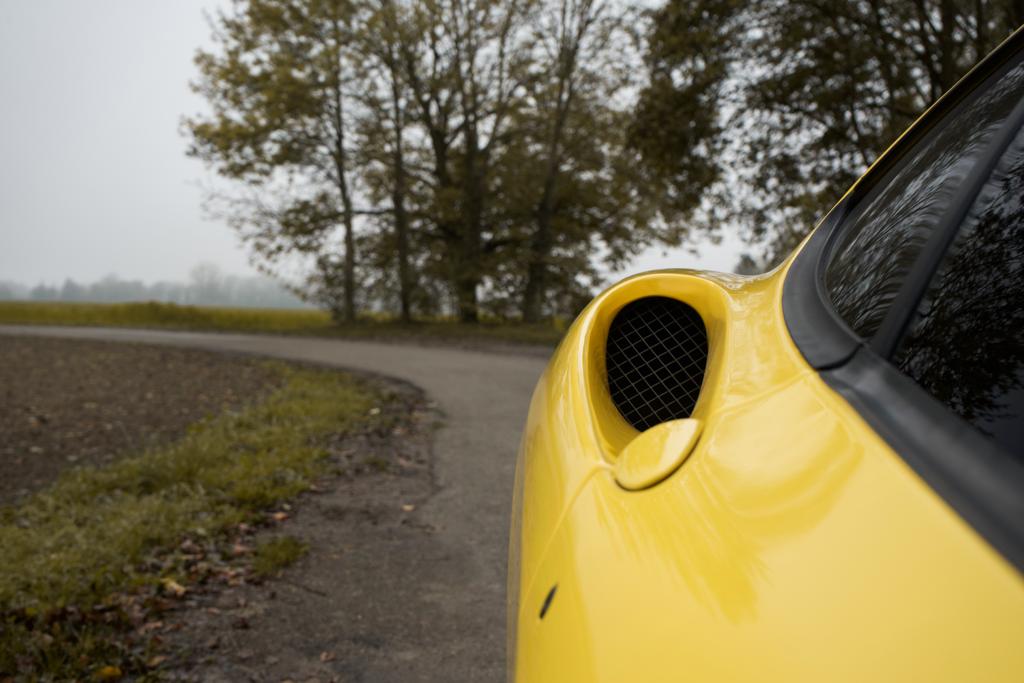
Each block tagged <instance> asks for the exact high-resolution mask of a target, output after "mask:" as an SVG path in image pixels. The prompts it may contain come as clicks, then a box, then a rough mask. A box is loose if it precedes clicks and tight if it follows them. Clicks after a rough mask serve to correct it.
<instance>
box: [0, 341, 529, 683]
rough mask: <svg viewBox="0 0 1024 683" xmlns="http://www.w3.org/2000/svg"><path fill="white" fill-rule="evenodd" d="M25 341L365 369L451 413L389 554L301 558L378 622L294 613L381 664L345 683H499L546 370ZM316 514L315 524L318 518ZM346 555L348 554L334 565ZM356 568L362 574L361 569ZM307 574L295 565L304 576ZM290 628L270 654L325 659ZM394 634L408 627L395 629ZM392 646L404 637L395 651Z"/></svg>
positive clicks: (408, 357)
mask: <svg viewBox="0 0 1024 683" xmlns="http://www.w3.org/2000/svg"><path fill="white" fill-rule="evenodd" d="M26 334H30V335H37V336H50V337H66V338H75V339H93V340H114V341H121V342H132V343H139V342H142V343H147V344H156V345H164V346H176V347H194V348H202V349H207V350H215V351H222V352H229V353H247V354H255V355H262V356H273V357H278V358H283V359H288V360H298V361H304V362H312V363H318V364H324V365H331V366H336V367H344V368H352V369H357V370H363V371H367V372H372V373H376V374H380V375H384V376H388V377H392V378H395V379H398V380H402V381H405V382H410V383H412V384H414V385H416V386H418V387H420V388H421V389H423V390H424V391H425V392H426V394H427V397H428V399H429V400H431V401H433V402H436V404H437V408H438V409H439V410H440V412H441V413H442V414H443V415H444V424H443V426H442V428H441V429H439V430H438V431H437V433H436V434H435V436H434V439H433V463H434V464H433V476H432V483H431V487H432V490H433V491H434V493H432V495H430V496H429V497H426V498H424V499H423V500H422V502H421V504H418V505H417V504H415V503H413V504H414V505H416V507H415V508H414V509H413V510H412V511H409V512H405V511H404V510H402V509H401V508H399V510H400V511H401V512H404V513H405V514H404V515H397V513H395V512H394V509H393V508H392V509H391V513H393V514H396V515H397V516H396V517H394V518H393V523H394V524H395V525H397V526H396V527H395V528H396V529H397V531H395V532H394V535H393V538H394V539H395V540H394V543H393V544H392V545H391V546H389V548H388V549H387V550H382V551H381V552H380V553H379V554H373V555H370V556H367V557H364V558H362V559H359V560H358V561H357V559H356V558H357V557H358V555H357V554H352V555H350V557H349V561H348V563H347V564H345V568H346V569H345V570H343V569H342V565H340V564H339V565H337V566H334V567H333V569H332V567H331V565H330V564H329V563H326V564H325V562H326V560H327V559H330V558H329V557H328V558H326V559H324V558H321V559H320V560H317V555H316V553H313V554H311V555H310V556H309V557H308V558H306V559H304V560H302V563H307V562H308V563H310V564H309V565H308V567H309V571H311V572H314V573H316V572H322V573H320V574H317V576H319V577H320V578H316V579H311V581H313V583H311V584H308V585H312V586H314V587H316V586H321V585H330V584H331V583H332V582H334V583H338V585H346V586H349V587H350V589H351V590H350V591H349V593H347V594H346V595H347V596H348V597H351V595H352V591H354V590H356V589H360V590H362V591H364V593H363V596H362V597H361V598H359V599H360V600H363V601H365V604H372V605H373V606H374V610H375V614H376V615H377V616H376V617H373V618H372V619H369V620H368V621H364V623H371V622H372V624H373V626H372V627H368V628H365V629H364V630H362V631H359V630H358V629H356V630H353V631H346V630H344V629H345V628H348V627H350V626H351V625H353V624H358V623H359V621H360V616H359V615H361V614H362V615H364V616H363V617H362V619H363V620H367V617H366V616H365V614H367V612H362V611H360V609H359V607H358V605H357V604H353V603H346V602H345V600H347V599H348V597H345V598H341V597H333V596H331V595H328V596H326V597H325V596H320V595H318V594H317V593H315V592H313V593H311V595H313V596H316V597H317V598H319V599H318V600H314V601H313V603H312V604H310V605H303V606H301V607H300V608H299V609H297V611H296V612H294V614H296V615H299V614H304V613H308V612H307V611H308V610H311V609H316V610H319V611H320V612H323V613H327V612H332V613H333V614H334V618H335V619H336V620H335V621H330V622H328V623H325V625H324V629H325V630H326V631H327V633H326V634H325V636H326V635H330V634H332V633H336V634H337V636H338V637H339V638H340V639H341V640H340V641H339V642H340V643H341V645H338V646H337V648H338V651H337V654H336V656H340V655H341V654H342V653H344V652H347V650H344V648H343V647H342V645H344V647H350V646H351V647H356V646H359V647H364V648H367V649H368V651H373V652H374V653H375V654H374V656H373V657H369V656H367V657H366V658H364V659H362V660H360V661H362V662H364V663H363V665H361V667H359V668H358V669H354V670H351V671H348V672H345V675H347V677H348V679H350V680H366V681H384V682H386V681H410V680H424V681H500V680H503V678H504V650H505V567H506V556H507V545H508V543H507V541H508V515H509V511H510V502H511V490H512V481H513V476H514V467H515V454H516V450H517V448H518V445H519V438H520V432H521V429H522V426H523V424H524V422H525V418H526V411H527V408H528V404H529V399H530V395H531V393H532V391H533V387H534V385H535V384H536V381H537V379H538V377H539V376H540V373H541V371H542V369H543V366H544V363H545V360H544V358H542V357H539V356H528V355H504V354H499V353H493V352H486V353H485V352H477V351H467V350H459V349H449V348H440V347H424V346H402V345H397V344H375V343H368V342H351V341H340V340H330V339H311V338H295V337H270V336H251V335H236V334H223V333H222V334H201V333H179V332H159V331H146V330H127V329H99V328H51V327H46V328H41V327H13V326H10V327H6V326H5V327H0V335H26ZM7 341H8V340H7V339H4V340H2V341H0V344H4V343H6V342H7ZM302 514H306V513H302ZM309 514H310V515H313V514H316V513H315V511H313V510H312V509H311V510H310V511H309ZM382 519H383V518H382ZM402 520H407V521H405V522H404V523H403V522H402ZM379 523H380V522H378V524H379ZM406 527H408V528H409V529H419V530H420V531H421V532H422V531H423V530H430V532H429V533H420V532H417V533H420V535H419V537H417V539H416V540H414V541H410V540H408V539H403V536H402V534H404V533H405V532H406V531H407V529H406ZM382 537H386V536H382ZM344 556H345V554H344V552H342V553H341V554H340V557H344ZM360 562H362V563H363V564H362V565H361V566H362V567H363V568H362V569H358V567H360V564H359V563H360ZM306 566H307V565H306V564H301V565H300V567H299V569H298V570H297V571H300V572H301V571H303V569H302V567H306ZM343 571H352V572H353V574H352V575H351V577H352V578H351V582H350V583H344V581H342V578H341V577H342V576H343V574H342V572H343ZM311 576H312V575H311ZM286 578H287V575H286ZM317 582H319V583H317ZM300 583H302V581H300ZM297 590H302V589H297ZM316 590H321V589H320V588H316ZM321 592H323V591H321ZM281 594H282V595H283V593H281ZM353 599H354V598H353ZM282 619H283V617H282ZM288 623H290V622H288V621H287V620H285V621H283V622H282V629H284V630H283V631H282V632H281V633H282V634H283V635H281V637H280V638H279V639H278V640H277V644H276V645H271V646H270V647H275V646H276V647H279V648H280V649H281V650H282V651H284V650H285V649H287V648H288V647H296V648H305V650H308V652H307V654H315V655H316V656H317V657H319V655H320V653H321V652H329V651H328V650H327V649H326V648H325V649H323V650H318V648H319V647H320V646H319V645H318V644H316V643H313V642H309V641H308V640H307V639H304V638H303V637H301V636H296V637H295V639H291V638H290V637H289V636H288V635H287V633H288V628H289V626H288V625H287V624H288ZM399 623H401V624H403V625H404V626H403V627H402V628H399V627H398V626H396V624H399ZM353 628H354V627H353ZM388 634H396V635H394V636H393V637H392V639H391V640H388V637H389V635H388ZM289 643H291V644H289ZM345 643H349V645H345ZM353 643H354V645H353ZM313 650H318V651H317V652H316V653H313ZM261 654H263V653H261ZM271 656H274V655H271ZM329 656H330V655H329V654H328V657H329ZM262 665H264V666H265V665H267V663H266V662H263V664H262ZM295 676H298V672H296V673H295ZM341 680H346V678H345V677H344V676H342V677H341Z"/></svg>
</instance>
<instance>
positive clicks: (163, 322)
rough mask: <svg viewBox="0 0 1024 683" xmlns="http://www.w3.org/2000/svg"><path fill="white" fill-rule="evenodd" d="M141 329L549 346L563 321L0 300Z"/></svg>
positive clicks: (14, 315)
mask: <svg viewBox="0 0 1024 683" xmlns="http://www.w3.org/2000/svg"><path fill="white" fill-rule="evenodd" d="M3 323H7V324H23V325H90V326H102V327H147V328H160V329H176V330H211V331H221V332H264V333H272V334H303V335H316V336H336V337H345V338H364V339H420V340H430V339H434V340H451V341H456V342H468V343H488V342H490V343H502V342H507V343H514V344H540V345H546V346H553V345H555V344H557V343H558V340H559V339H561V336H562V332H564V330H565V323H564V321H555V322H552V323H543V324H536V325H527V324H523V323H513V322H497V321H485V322H481V323H477V324H472V325H467V324H461V323H457V322H454V321H450V320H423V321H417V322H415V323H411V324H403V323H399V322H395V321H388V320H365V321H361V322H358V323H355V324H352V325H338V324H336V323H334V322H332V320H331V317H330V316H329V315H328V314H327V313H326V312H324V311H319V310H301V309H258V308H218V307H213V306H179V305H177V304H168V303H158V302H144V303H124V304H86V303H63V302H35V301H0V324H3Z"/></svg>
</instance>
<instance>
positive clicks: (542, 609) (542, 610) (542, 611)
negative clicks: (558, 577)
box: [540, 583, 558, 619]
mask: <svg viewBox="0 0 1024 683" xmlns="http://www.w3.org/2000/svg"><path fill="white" fill-rule="evenodd" d="M556 590H558V584H557V583H556V584H555V585H554V586H552V587H551V590H549V591H548V596H547V597H546V598H544V604H543V605H541V606H540V618H541V619H543V618H544V615H545V614H547V613H548V608H549V607H551V601H552V600H554V598H555V591H556Z"/></svg>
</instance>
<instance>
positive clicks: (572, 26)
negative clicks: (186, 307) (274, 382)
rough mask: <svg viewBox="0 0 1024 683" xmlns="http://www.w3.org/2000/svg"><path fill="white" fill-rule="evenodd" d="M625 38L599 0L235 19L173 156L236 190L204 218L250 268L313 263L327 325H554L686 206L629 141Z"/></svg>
mask: <svg viewBox="0 0 1024 683" xmlns="http://www.w3.org/2000/svg"><path fill="white" fill-rule="evenodd" d="M636 21H637V17H636V16H635V14H634V13H633V12H632V11H631V10H629V9H628V8H627V7H625V6H624V5H622V4H619V3H617V2H614V1H613V0H525V1H521V0H516V1H514V2H505V3H498V2H491V1H489V0H488V1H482V0H481V1H477V0H474V1H473V2H462V1H461V0H437V1H430V2H427V1H423V0H412V1H410V2H397V1H396V0H374V1H373V2H367V3H362V4H351V3H346V2H342V1H341V0H240V1H239V2H236V3H234V4H233V5H232V7H231V9H230V10H227V11H225V12H224V13H222V14H221V15H220V16H219V17H218V18H217V20H216V22H215V24H216V29H217V30H216V33H215V40H216V42H217V48H216V49H215V50H213V51H210V52H202V53H200V54H199V55H198V56H197V59H196V63H197V65H198V68H199V72H200V78H199V81H198V82H197V84H196V90H197V91H198V92H199V93H200V94H201V95H203V96H204V97H205V98H206V100H207V101H208V102H209V104H210V107H211V110H212V113H211V114H209V115H206V116H201V117H198V118H194V119H190V120H188V121H186V129H187V132H188V135H189V136H190V139H191V141H192V148H191V153H192V154H193V155H195V156H197V157H199V158H201V159H203V160H205V161H206V162H207V163H208V164H209V165H210V166H211V167H212V168H213V169H214V170H216V171H217V172H218V173H220V174H221V175H222V176H224V177H227V178H229V179H231V180H233V181H236V183H237V186H238V187H239V188H240V189H239V192H238V193H237V194H234V195H233V196H231V197H229V198H224V197H214V198H213V200H214V201H213V202H212V204H213V205H215V206H217V207H218V208H219V210H220V211H221V212H222V213H223V215H224V216H226V217H227V218H228V219H229V220H230V221H231V222H232V224H233V225H234V226H235V227H236V228H237V229H238V230H239V231H240V233H241V234H242V236H243V237H244V238H245V239H246V240H248V241H249V242H250V244H252V245H253V247H254V248H255V250H256V251H257V253H258V254H260V255H261V256H262V257H264V258H265V259H267V260H268V261H270V262H272V261H273V260H274V259H276V258H277V257H279V256H280V255H282V254H284V253H287V252H296V251H297V252H300V253H302V254H306V255H308V256H309V257H310V258H309V262H310V263H311V264H315V268H314V269H313V270H312V271H311V275H310V279H309V282H308V283H307V284H308V294H309V296H311V297H312V298H314V299H316V300H318V301H320V302H321V303H323V304H324V305H326V306H328V307H329V308H331V310H332V311H334V312H335V317H336V318H337V319H342V320H345V321H347V322H352V321H353V320H354V319H355V313H354V308H355V306H356V305H358V304H363V305H365V304H367V303H371V302H372V303H373V304H377V305H379V304H381V303H383V304H385V305H388V306H389V307H391V308H392V310H397V311H398V312H399V314H400V316H401V318H402V320H403V321H406V322H408V321H409V320H411V318H412V315H413V313H419V314H420V315H429V314H435V313H437V312H440V311H444V312H452V313H455V314H456V315H457V316H458V318H459V319H460V320H462V321H464V322H472V321H477V320H479V319H480V318H481V317H483V316H485V315H487V314H490V315H496V316H499V317H503V318H510V317H522V318H523V319H525V320H526V321H529V322H536V321H538V320H540V318H541V317H548V316H552V315H566V314H569V315H571V314H574V313H575V312H576V311H577V310H578V308H579V304H580V301H581V300H585V299H586V298H588V297H589V296H590V295H591V293H592V291H593V288H594V287H595V286H596V285H597V284H598V283H599V281H600V277H601V276H600V272H599V266H600V265H612V266H615V265H619V264H621V263H622V262H623V261H624V260H625V259H626V258H627V257H628V256H630V255H632V254H635V253H636V252H637V251H638V250H640V249H642V248H643V247H645V246H647V245H649V244H652V243H659V242H667V243H677V242H678V241H679V239H680V238H681V237H682V236H683V235H684V232H685V231H684V229H683V227H682V226H683V224H682V222H681V219H682V218H684V217H685V215H686V213H687V212H688V211H689V210H690V209H691V208H692V207H691V206H690V205H689V204H690V203H692V202H689V203H688V200H686V201H684V200H682V199H679V198H674V197H672V196H671V195H670V194H669V193H666V192H664V191H663V190H664V189H665V188H666V187H668V185H666V184H665V183H661V184H660V185H659V184H657V183H654V182H652V180H653V179H656V178H657V177H658V176H654V175H652V174H650V173H649V172H647V171H646V170H645V167H644V166H643V165H642V164H640V163H639V159H638V155H637V152H636V151H635V150H634V149H632V148H630V147H629V146H628V145H627V144H626V143H627V137H626V132H627V130H628V128H629V116H630V111H631V97H632V93H633V92H635V91H636V89H637V88H638V87H639V85H640V83H639V82H638V80H637V77H638V75H640V74H641V70H640V69H639V66H640V63H641V62H640V56H639V50H638V49H637V40H636V36H635V35H633V26H634V25H635V24H636ZM341 228H343V229H341ZM339 230H341V233H343V234H341V235H339V234H338V233H339ZM357 252H358V253H357ZM596 253H601V254H602V256H603V257H604V258H603V262H602V263H600V264H599V263H597V262H596V261H595V258H594V256H595V254H596ZM357 256H358V258H357Z"/></svg>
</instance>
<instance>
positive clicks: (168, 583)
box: [160, 579, 185, 598]
mask: <svg viewBox="0 0 1024 683" xmlns="http://www.w3.org/2000/svg"><path fill="white" fill-rule="evenodd" d="M160 583H161V584H162V585H163V587H164V591H165V592H166V593H167V594H169V595H173V596H174V597H176V598H180V597H181V596H183V595H184V594H185V587H184V586H182V585H181V584H180V583H178V582H177V581H175V580H174V579H160Z"/></svg>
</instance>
